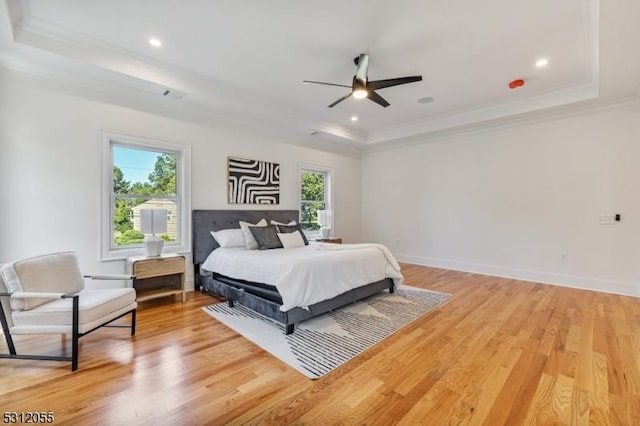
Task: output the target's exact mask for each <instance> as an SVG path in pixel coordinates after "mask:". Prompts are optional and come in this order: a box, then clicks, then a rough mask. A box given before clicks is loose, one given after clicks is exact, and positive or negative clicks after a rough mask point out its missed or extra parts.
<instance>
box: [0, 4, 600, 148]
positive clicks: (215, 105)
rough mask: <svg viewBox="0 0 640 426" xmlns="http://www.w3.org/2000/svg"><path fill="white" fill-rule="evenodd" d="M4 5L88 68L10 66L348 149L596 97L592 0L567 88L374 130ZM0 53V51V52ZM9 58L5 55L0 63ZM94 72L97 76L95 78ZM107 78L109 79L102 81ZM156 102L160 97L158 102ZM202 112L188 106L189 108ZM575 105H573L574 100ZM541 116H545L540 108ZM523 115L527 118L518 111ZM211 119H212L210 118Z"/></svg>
mask: <svg viewBox="0 0 640 426" xmlns="http://www.w3.org/2000/svg"><path fill="white" fill-rule="evenodd" d="M5 3H6V6H7V11H8V14H9V18H10V21H11V29H12V35H13V39H14V41H15V42H17V43H20V44H22V45H27V46H31V47H35V48H39V49H43V50H44V51H47V52H49V54H58V55H60V57H61V58H71V59H75V60H77V62H76V63H77V64H81V67H84V68H83V69H84V70H87V73H86V74H84V75H79V74H80V73H75V74H74V73H69V72H68V71H66V70H55V69H53V68H54V67H50V66H44V65H37V64H36V65H32V66H28V65H25V64H19V65H18V66H17V68H22V69H27V70H26V71H25V72H28V73H31V74H35V75H39V76H42V77H51V78H54V79H57V80H61V81H65V82H67V83H70V80H71V79H74V80H75V81H74V82H73V83H71V84H73V85H74V86H78V83H77V82H78V81H81V82H82V85H83V86H86V87H85V88H87V89H89V90H91V89H92V87H90V86H91V85H97V86H98V91H103V90H104V89H103V87H109V90H113V89H114V87H115V86H117V85H121V86H122V87H121V89H120V92H123V91H125V90H129V91H130V92H131V93H130V94H127V95H125V97H126V98H127V99H128V102H129V106H130V107H133V108H141V109H144V108H148V105H147V104H148V103H149V101H148V100H147V99H143V100H141V101H139V100H137V99H136V96H134V95H135V94H136V93H138V92H140V91H142V92H149V93H155V94H156V95H157V96H158V99H161V97H160V95H161V94H162V93H163V92H164V91H165V90H167V89H170V90H172V91H174V92H178V93H180V94H181V95H182V96H183V99H180V100H176V101H177V102H176V104H175V105H173V106H172V107H175V108H173V109H175V110H177V109H179V107H180V106H182V107H184V108H185V109H186V110H187V111H186V114H187V115H189V114H191V115H194V114H195V115H197V116H206V115H207V114H209V115H211V116H214V117H223V119H225V120H230V121H235V122H240V123H243V125H245V126H246V125H249V126H254V127H259V128H263V129H267V128H271V129H272V130H274V131H278V130H282V131H286V132H289V133H292V134H296V135H297V136H298V137H299V138H302V139H307V137H308V136H309V135H310V134H311V133H313V132H318V134H319V135H320V138H318V137H317V136H316V137H312V138H311V140H313V141H319V140H320V139H324V140H326V141H328V142H329V143H330V145H331V146H332V147H335V146H336V145H338V144H341V143H342V144H344V145H346V148H347V149H348V150H350V151H351V150H354V149H355V150H358V151H362V152H373V151H377V150H384V149H389V148H391V147H395V146H400V145H406V144H415V143H422V142H425V141H432V140H439V139H445V138H448V137H451V136H457V135H462V134H473V133H476V132H480V131H486V130H487V129H491V128H500V127H505V126H509V125H510V123H514V124H517V123H522V122H523V120H525V121H527V120H540V119H543V118H535V117H538V112H539V111H544V110H546V109H549V108H551V109H552V110H553V111H557V107H560V106H562V105H567V104H575V103H578V104H581V105H582V104H583V103H584V102H585V101H588V100H592V99H595V98H597V96H598V79H599V68H598V58H599V51H598V14H599V4H598V0H583V1H582V12H583V19H584V22H585V31H584V38H583V42H584V49H585V52H586V56H587V64H586V67H587V69H586V70H585V75H586V76H587V77H586V79H585V81H583V82H581V83H579V84H576V85H574V86H571V87H557V88H555V89H553V90H548V91H547V92H545V93H536V94H535V95H530V96H521V97H518V98H515V99H511V100H509V101H506V102H500V103H494V104H491V105H483V106H481V107H478V108H473V109H467V110H458V111H456V112H455V113H451V114H446V115H440V116H436V117H434V116H431V117H429V118H427V119H425V120H419V121H414V122H410V123H405V124H402V125H399V126H395V127H389V128H385V129H382V130H379V131H372V132H366V131H364V130H361V129H358V128H356V127H352V126H348V125H346V124H344V123H339V122H333V121H328V120H323V121H321V122H318V120H317V119H316V118H313V116H312V115H311V114H310V113H309V112H307V111H292V110H289V109H287V108H285V107H281V106H277V105H276V104H275V103H274V102H271V101H270V100H268V99H263V98H258V97H256V96H255V95H253V94H251V93H248V92H246V91H245V90H244V89H242V88H241V87H233V86H230V85H228V84H225V83H222V82H220V81H216V80H214V79H211V78H208V77H206V76H203V75H200V74H197V73H194V72H192V71H189V70H186V69H182V68H179V67H176V66H174V65H172V64H168V63H164V62H161V61H159V60H157V59H155V58H152V57H148V56H144V55H140V54H137V53H135V52H132V51H130V50H127V49H124V48H121V47H118V46H115V45H112V44H110V43H106V42H104V41H101V40H98V39H95V38H92V37H89V36H87V35H84V34H80V33H77V32H75V31H72V30H70V29H68V28H65V27H62V26H60V25H57V24H54V23H52V22H49V21H46V20H44V19H41V18H38V17H36V16H33V15H32V14H30V11H29V6H28V4H29V2H28V1H27V0H6V2H5ZM0 60H1V58H0ZM8 62H10V59H7V58H4V60H3V63H4V65H5V66H6V67H9V68H11V67H14V68H16V66H14V65H9V64H8ZM96 76H97V77H96ZM109 80H110V81H109ZM159 102H160V101H159ZM196 106H197V107H198V108H201V109H202V110H201V111H197V112H194V111H190V110H194V109H195V107H196ZM578 108H580V107H578ZM542 116H545V114H544V113H542ZM523 117H530V118H523ZM209 121H211V120H209Z"/></svg>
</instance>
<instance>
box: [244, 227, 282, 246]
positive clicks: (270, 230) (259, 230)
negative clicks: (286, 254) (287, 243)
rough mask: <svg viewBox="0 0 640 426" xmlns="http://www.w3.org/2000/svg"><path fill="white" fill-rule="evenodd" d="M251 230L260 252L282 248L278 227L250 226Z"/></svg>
mask: <svg viewBox="0 0 640 426" xmlns="http://www.w3.org/2000/svg"><path fill="white" fill-rule="evenodd" d="M249 229H250V230H251V233H252V234H253V237H254V238H255V239H256V242H257V243H258V250H269V249H276V248H282V243H281V242H280V238H278V230H277V228H276V225H268V226H250V227H249Z"/></svg>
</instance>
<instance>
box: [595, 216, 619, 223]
mask: <svg viewBox="0 0 640 426" xmlns="http://www.w3.org/2000/svg"><path fill="white" fill-rule="evenodd" d="M615 223H616V222H615V217H614V216H600V218H599V219H598V224H599V225H613V224H615Z"/></svg>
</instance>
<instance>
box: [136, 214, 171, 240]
mask: <svg viewBox="0 0 640 426" xmlns="http://www.w3.org/2000/svg"><path fill="white" fill-rule="evenodd" d="M167 214H168V210H167V209H141V210H140V232H142V233H143V234H152V235H155V234H164V233H166V232H167Z"/></svg>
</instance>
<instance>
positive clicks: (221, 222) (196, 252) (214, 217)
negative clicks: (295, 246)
mask: <svg viewBox="0 0 640 426" xmlns="http://www.w3.org/2000/svg"><path fill="white" fill-rule="evenodd" d="M192 213H193V214H192V215H191V220H192V227H191V232H192V236H193V238H192V240H191V241H192V245H193V247H192V253H193V264H194V265H199V264H200V263H202V262H204V261H205V259H206V258H207V256H209V253H211V251H213V250H215V249H216V248H218V247H219V246H218V243H216V241H215V240H214V239H213V237H212V236H211V231H219V230H221V229H230V228H240V225H239V223H238V222H239V221H241V220H242V221H245V222H251V223H257V222H258V221H260V219H262V218H265V219H266V220H267V221H268V222H270V221H271V220H277V221H278V222H283V223H289V222H291V221H292V220H295V221H296V222H298V221H299V220H300V219H299V215H298V210H193V212H192Z"/></svg>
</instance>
